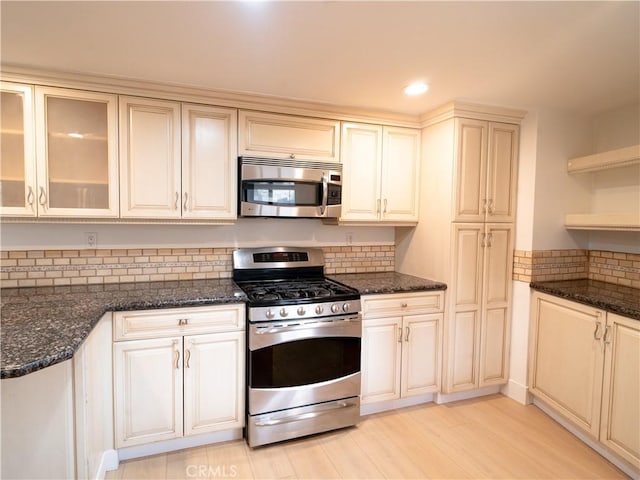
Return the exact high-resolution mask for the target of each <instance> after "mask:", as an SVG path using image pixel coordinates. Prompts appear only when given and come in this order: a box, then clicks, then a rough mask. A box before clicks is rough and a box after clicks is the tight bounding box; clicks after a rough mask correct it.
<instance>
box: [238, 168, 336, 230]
mask: <svg viewBox="0 0 640 480" xmlns="http://www.w3.org/2000/svg"><path fill="white" fill-rule="evenodd" d="M238 178H239V188H238V196H239V199H238V213H239V214H240V215H241V216H243V217H303V218H338V217H340V212H341V202H342V165H340V164H336V163H320V162H305V161H300V160H277V159H265V158H253V157H240V159H239V176H238Z"/></svg>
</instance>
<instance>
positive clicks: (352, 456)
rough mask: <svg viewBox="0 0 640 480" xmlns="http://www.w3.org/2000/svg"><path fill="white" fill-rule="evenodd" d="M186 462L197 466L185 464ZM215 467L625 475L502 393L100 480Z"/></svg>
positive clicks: (197, 451) (401, 475)
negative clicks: (195, 467) (311, 435)
mask: <svg viewBox="0 0 640 480" xmlns="http://www.w3.org/2000/svg"><path fill="white" fill-rule="evenodd" d="M190 465H197V466H198V467H197V468H201V469H203V470H200V471H198V472H195V471H194V470H193V468H194V467H190ZM187 468H191V470H190V471H189V472H187V471H186V469H187ZM193 473H198V475H195V476H193ZM224 475H226V478H256V479H294V478H314V479H322V478H353V479H356V478H365V479H374V478H375V479H378V478H390V479H409V478H420V479H426V478H434V479H435V478H438V479H448V480H456V479H465V478H471V479H504V480H507V479H522V480H524V479H527V480H528V479H541V480H542V479H549V480H552V479H553V480H555V479H559V478H563V479H581V480H588V479H596V478H598V479H612V480H614V479H624V478H627V477H626V476H625V475H624V474H623V473H622V472H621V471H620V470H618V469H617V468H616V467H615V466H614V465H612V464H611V463H609V462H608V461H607V460H605V459H604V458H603V457H601V456H600V455H598V454H597V453H596V452H595V451H594V450H592V449H591V448H589V447H588V446H586V445H585V444H583V443H582V442H581V441H580V440H578V439H577V438H576V437H574V436H573V435H572V434H571V433H569V432H568V431H567V430H565V429H564V428H563V427H562V426H560V425H559V424H557V423H556V422H555V421H553V420H552V419H551V418H550V417H548V416H547V415H546V414H545V413H544V412H542V411H541V410H540V409H539V408H537V407H536V406H534V405H527V406H523V405H520V404H519V403H517V402H514V401H513V400H511V399H509V398H507V397H504V396H502V395H493V396H489V397H482V398H479V399H473V400H465V401H460V402H455V403H450V404H445V405H436V404H433V403H429V404H423V405H417V406H414V407H409V408H404V409H401V410H396V411H391V412H384V413H379V414H375V415H370V416H367V417H364V418H363V419H362V420H361V422H360V423H359V424H358V425H357V426H355V427H351V428H348V429H343V430H339V431H335V432H329V433H326V434H321V435H316V436H313V437H307V438H302V439H296V440H292V441H289V442H282V443H278V444H274V445H269V446H265V447H259V448H255V449H251V448H249V447H248V446H247V445H246V443H245V441H244V440H236V441H232V442H226V443H222V444H214V445H209V446H206V447H198V448H193V449H189V450H184V451H181V452H173V453H168V454H164V455H155V456H152V457H147V458H142V459H136V460H129V461H125V462H122V463H121V464H120V468H119V469H118V470H117V471H115V472H108V473H107V477H106V478H108V479H111V480H119V479H122V480H138V479H145V478H149V479H163V478H224Z"/></svg>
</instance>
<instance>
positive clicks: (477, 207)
mask: <svg viewBox="0 0 640 480" xmlns="http://www.w3.org/2000/svg"><path fill="white" fill-rule="evenodd" d="M455 145H456V150H455V158H456V166H455V180H454V198H453V207H454V211H453V218H454V221H456V222H482V221H484V217H485V206H486V205H487V202H488V200H487V192H486V184H487V122H484V121H480V120H470V119H467V118H460V119H456V143H455Z"/></svg>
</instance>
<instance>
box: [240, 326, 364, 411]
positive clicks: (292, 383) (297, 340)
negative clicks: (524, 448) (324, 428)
mask: <svg viewBox="0 0 640 480" xmlns="http://www.w3.org/2000/svg"><path fill="white" fill-rule="evenodd" d="M361 336H362V320H361V316H360V315H359V314H358V315H351V316H340V317H330V318H323V319H321V320H294V321H290V322H278V323H275V322H273V323H256V324H251V325H250V326H249V342H248V343H249V359H248V362H247V363H248V370H249V371H248V383H249V389H248V400H249V401H248V410H249V414H250V415H257V414H261V413H266V412H273V411H276V410H283V409H287V408H294V407H301V406H304V405H311V404H314V403H320V402H326V401H332V400H339V399H343V398H348V397H353V396H358V395H360V348H361Z"/></svg>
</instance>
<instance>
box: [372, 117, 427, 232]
mask: <svg viewBox="0 0 640 480" xmlns="http://www.w3.org/2000/svg"><path fill="white" fill-rule="evenodd" d="M382 148H383V153H382V193H381V199H382V220H386V221H396V222H398V221H401V222H417V221H418V182H419V172H418V168H419V162H420V131H419V130H414V129H411V128H392V127H384V130H383V140H382Z"/></svg>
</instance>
